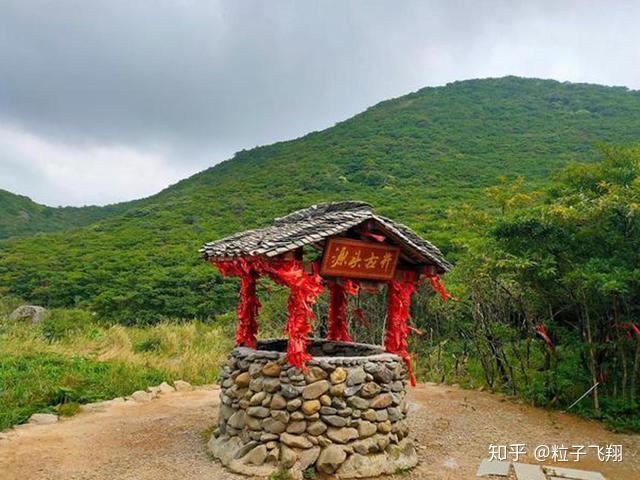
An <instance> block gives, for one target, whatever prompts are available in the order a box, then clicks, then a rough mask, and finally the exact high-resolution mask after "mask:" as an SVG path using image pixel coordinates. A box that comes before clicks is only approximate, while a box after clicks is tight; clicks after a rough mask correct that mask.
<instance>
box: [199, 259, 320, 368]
mask: <svg viewBox="0 0 640 480" xmlns="http://www.w3.org/2000/svg"><path fill="white" fill-rule="evenodd" d="M211 263H213V264H214V265H215V266H217V267H218V269H219V270H220V272H221V273H222V274H223V275H236V276H239V277H240V280H241V283H240V303H239V305H238V331H237V333H236V343H237V344H238V345H247V346H252V347H253V348H255V334H256V332H257V321H256V318H257V311H258V307H259V306H260V304H259V302H258V300H257V298H256V297H255V278H256V277H257V276H258V275H261V274H263V275H268V276H269V278H271V279H272V280H273V281H274V282H276V283H278V284H279V285H284V286H286V287H288V288H289V290H290V294H289V299H288V300H287V314H288V315H287V324H286V326H285V333H286V334H287V336H288V337H289V341H288V342H287V361H288V362H289V363H290V364H291V365H294V366H296V367H298V368H300V369H302V370H306V365H305V363H306V362H307V361H308V360H310V359H311V356H310V355H309V354H308V353H307V335H308V334H309V333H310V332H311V324H310V322H311V321H312V320H313V319H314V315H313V310H312V308H311V307H312V305H313V304H314V303H315V300H316V298H317V297H318V295H320V293H322V290H323V286H322V278H321V277H320V275H319V274H318V266H317V264H314V265H313V273H312V274H310V275H308V274H307V273H305V271H304V268H303V265H302V262H299V261H297V260H274V261H271V262H267V261H265V260H263V259H261V258H247V259H245V258H238V259H234V260H229V261H212V262H211ZM251 279H252V280H253V288H252V287H251Z"/></svg>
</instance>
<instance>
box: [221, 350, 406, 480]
mask: <svg viewBox="0 0 640 480" xmlns="http://www.w3.org/2000/svg"><path fill="white" fill-rule="evenodd" d="M286 347H287V341H286V340H280V339H277V340H263V341H259V342H258V348H257V349H256V350H253V349H250V348H245V347H236V348H235V349H234V350H233V351H232V352H231V353H230V355H229V358H228V359H227V361H226V362H225V363H224V365H223V366H222V373H221V376H220V382H221V385H222V389H221V393H220V400H221V404H220V415H219V422H218V429H217V431H216V432H215V433H214V435H213V437H212V438H211V440H210V442H209V450H210V452H211V453H212V454H213V456H214V457H215V458H217V459H219V460H220V461H221V462H222V464H223V465H225V466H226V467H227V468H229V469H230V470H232V471H234V472H237V473H242V474H246V475H265V476H266V475H269V474H270V473H271V472H273V471H274V470H276V469H278V468H283V469H288V470H289V471H290V473H291V474H293V475H294V476H297V477H301V475H302V472H303V471H304V470H306V469H308V468H310V467H313V468H315V470H316V471H318V472H322V473H325V474H330V475H334V476H335V477H338V478H358V477H371V476H377V475H381V474H388V473H394V472H396V471H397V470H398V469H405V468H410V467H413V466H415V465H416V463H417V461H418V459H417V455H416V450H415V448H414V445H413V442H412V441H411V440H410V439H409V438H408V433H409V426H408V424H407V420H406V415H407V404H406V402H405V400H404V397H405V389H406V384H407V371H406V367H405V366H404V363H403V361H402V359H401V358H400V357H399V356H397V355H394V354H390V353H385V352H384V351H383V349H382V348H380V347H377V346H374V345H366V344H358V343H341V342H333V341H328V340H311V341H310V342H309V350H308V351H309V353H310V354H311V355H312V356H313V358H312V360H310V361H309V362H308V363H307V366H308V371H307V373H303V372H302V371H300V370H299V369H298V368H296V367H292V366H290V365H289V364H287V362H286V359H285V353H284V352H285V351H286Z"/></svg>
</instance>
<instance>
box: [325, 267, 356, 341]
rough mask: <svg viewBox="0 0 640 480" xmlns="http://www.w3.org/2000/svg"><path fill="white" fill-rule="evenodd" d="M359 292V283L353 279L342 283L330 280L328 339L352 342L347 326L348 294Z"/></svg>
mask: <svg viewBox="0 0 640 480" xmlns="http://www.w3.org/2000/svg"><path fill="white" fill-rule="evenodd" d="M356 293H358V285H357V284H356V283H354V282H352V281H351V280H344V281H343V283H342V284H340V283H338V282H329V325H328V328H327V339H328V340H335V341H338V342H352V341H353V340H352V338H351V335H350V334H349V329H348V328H347V295H355V294H356Z"/></svg>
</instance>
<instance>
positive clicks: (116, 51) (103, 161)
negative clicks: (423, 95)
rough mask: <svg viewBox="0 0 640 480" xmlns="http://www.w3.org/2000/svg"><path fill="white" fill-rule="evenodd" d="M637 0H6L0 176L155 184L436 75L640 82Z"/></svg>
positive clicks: (15, 181)
mask: <svg viewBox="0 0 640 480" xmlns="http://www.w3.org/2000/svg"><path fill="white" fill-rule="evenodd" d="M638 25H640V3H638V2H637V1H628V2H626V1H622V0H620V1H612V0H610V1H588V0H582V1H563V0H548V1H546V0H538V1H536V0H529V1H526V2H525V1H513V0H508V1H506V0H505V1H498V0H495V1H479V0H470V1H456V0H442V1H415V2H414V1H404V2H398V1H395V0H389V1H355V0H336V1H311V0H307V1H303V0H297V1H293V0H292V1H279V0H273V1H267V0H262V1H248V0H247V1H245V0H229V1H215V0H207V1H205V0H202V1H196V0H135V1H131V0H122V1H120V0H105V1H100V0H55V1H53V0H49V1H45V0H0V188H3V189H6V190H10V191H12V192H15V193H20V194H23V195H28V196H30V197H31V198H33V199H34V200H36V201H38V202H40V203H45V204H48V205H85V204H106V203H111V202H116V201H122V200H129V199H133V198H139V197H143V196H147V195H150V194H153V193H156V192H157V191H159V190H161V189H162V188H164V187H166V186H168V185H169V184H171V183H175V182H176V181H178V180H180V179H181V178H184V177H186V176H188V175H191V174H193V173H195V172H197V171H200V170H202V169H204V168H207V167H209V166H211V165H213V164H215V163H217V162H219V161H221V160H224V159H226V158H229V157H230V156H232V155H233V152H235V151H237V150H239V149H242V148H251V147H253V146H255V145H260V144H266V143H271V142H274V141H277V140H283V139H289V138H293V137H297V136H300V135H302V134H304V133H307V132H309V131H312V130H319V129H323V128H326V127H328V126H331V125H333V124H334V123H335V122H337V121H340V120H343V119H345V118H348V117H350V116H352V115H353V114H355V113H358V112H359V111H361V110H363V109H365V108H366V107H368V106H370V105H372V104H375V103H377V102H379V101H381V100H383V99H387V98H390V97H395V96H399V95H403V94H405V93H408V92H411V91H413V90H417V89H419V88H421V87H424V86H432V85H443V84H445V83H447V82H450V81H454V80H461V79H467V78H478V77H488V76H502V75H510V74H513V75H522V76H530V77H533V76H535V77H542V78H555V79H558V80H571V81H585V82H592V83H602V84H607V85H625V86H628V87H630V88H634V89H640V67H639V65H640V46H639V45H640V29H639V28H638Z"/></svg>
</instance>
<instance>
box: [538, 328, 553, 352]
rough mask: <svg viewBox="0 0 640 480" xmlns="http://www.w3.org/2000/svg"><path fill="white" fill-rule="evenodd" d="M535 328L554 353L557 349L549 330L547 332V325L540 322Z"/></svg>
mask: <svg viewBox="0 0 640 480" xmlns="http://www.w3.org/2000/svg"><path fill="white" fill-rule="evenodd" d="M535 328H536V332H537V333H538V335H540V336H541V337H542V338H543V340H544V343H546V344H547V347H549V351H550V352H551V353H553V352H554V351H555V348H554V346H553V342H552V341H551V337H550V336H549V332H547V329H546V327H545V326H544V325H543V324H542V323H538V324H537V325H536V327H535Z"/></svg>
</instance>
